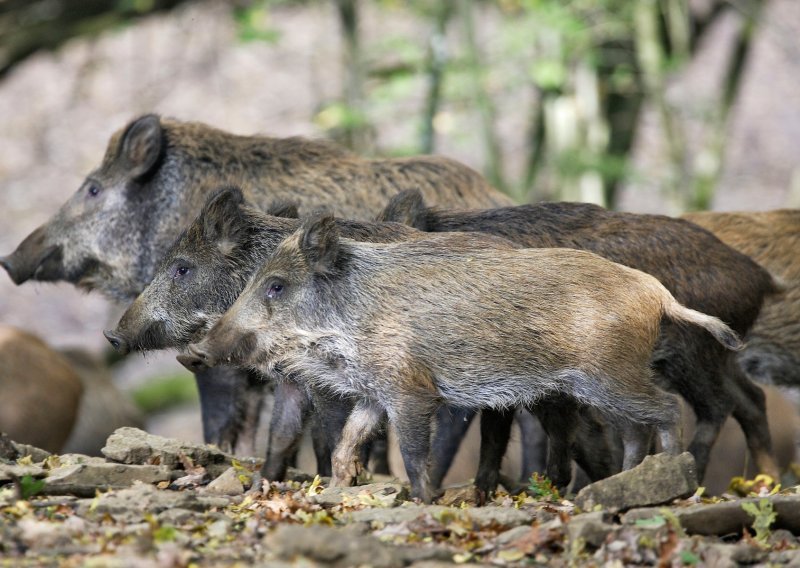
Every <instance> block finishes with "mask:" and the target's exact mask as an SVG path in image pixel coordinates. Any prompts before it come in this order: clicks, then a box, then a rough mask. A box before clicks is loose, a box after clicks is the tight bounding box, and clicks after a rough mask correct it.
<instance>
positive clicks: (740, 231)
mask: <svg viewBox="0 0 800 568" xmlns="http://www.w3.org/2000/svg"><path fill="white" fill-rule="evenodd" d="M683 217H684V218H685V219H688V220H689V221H692V222H693V223H697V224H698V225H700V226H701V227H704V228H706V229H708V230H709V231H711V232H712V233H714V234H715V235H716V236H717V237H719V238H720V240H722V241H723V242H725V243H726V244H727V245H729V246H731V247H733V248H735V249H737V250H738V251H740V252H742V253H744V254H746V255H748V256H750V257H751V258H753V260H755V261H756V262H758V263H759V264H761V265H762V266H764V267H765V268H766V269H767V270H769V271H770V272H771V273H772V274H774V275H775V276H777V277H778V279H779V280H780V282H781V284H782V286H783V287H784V291H783V293H782V294H778V295H775V296H772V297H768V298H767V299H766V300H765V301H764V306H763V308H762V309H761V312H760V313H759V315H758V319H756V322H755V324H754V325H753V327H752V329H751V330H750V334H749V335H748V339H747V348H746V349H745V350H744V351H742V352H741V353H740V354H739V355H738V360H739V363H740V364H741V366H742V368H743V369H744V371H745V372H746V373H747V374H748V375H750V376H751V377H752V378H754V379H756V380H758V381H761V382H772V383H775V384H778V385H784V386H792V387H800V255H798V251H800V210H794V209H779V210H775V211H764V212H751V213H744V212H743V213H714V212H703V213H687V214H686V215H684V216H683Z"/></svg>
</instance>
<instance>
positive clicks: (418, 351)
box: [189, 215, 741, 502]
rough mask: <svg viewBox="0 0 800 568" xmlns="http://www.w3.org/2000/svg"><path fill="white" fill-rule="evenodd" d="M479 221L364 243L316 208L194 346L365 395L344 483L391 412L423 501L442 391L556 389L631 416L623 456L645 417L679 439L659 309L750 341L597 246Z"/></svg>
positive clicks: (489, 398)
mask: <svg viewBox="0 0 800 568" xmlns="http://www.w3.org/2000/svg"><path fill="white" fill-rule="evenodd" d="M475 236H476V235H467V234H462V235H446V234H445V235H430V236H429V238H428V239H421V240H415V241H406V242H401V243H391V244H375V243H363V242H356V241H349V240H346V239H340V237H339V229H338V227H337V225H336V223H335V221H334V218H333V217H332V216H330V215H318V216H314V217H311V218H310V219H308V220H307V221H306V222H304V224H303V225H302V227H301V228H300V229H299V230H298V231H297V232H296V233H294V234H293V235H291V236H290V237H288V238H287V239H286V240H285V241H283V242H282V243H281V244H280V245H279V246H278V248H277V249H276V250H275V253H274V254H273V255H272V257H271V258H270V259H269V260H268V261H267V262H266V263H265V264H264V266H263V267H262V268H260V269H259V271H258V272H257V273H256V275H255V276H254V277H253V278H252V279H251V280H250V282H249V283H248V285H247V286H246V288H245V290H244V291H243V292H242V294H241V295H240V296H239V298H238V299H237V300H236V302H235V303H234V304H233V306H232V307H231V308H230V309H229V310H228V311H227V312H226V313H225V315H224V316H223V317H222V318H221V319H220V320H218V321H217V323H216V324H214V326H213V327H212V328H211V330H210V331H209V333H208V334H207V335H206V336H205V337H204V338H203V340H202V341H200V342H199V343H197V344H193V345H190V346H189V353H190V354H191V356H193V357H196V358H197V359H198V360H199V361H203V362H205V363H207V364H209V365H213V364H215V363H216V362H226V363H232V364H237V365H245V366H248V367H252V368H256V369H259V370H261V371H263V372H265V373H269V372H271V371H272V370H273V369H275V368H280V369H282V370H283V372H284V373H286V374H287V375H288V376H289V377H291V378H292V379H294V380H298V381H302V382H303V383H305V384H307V385H309V387H310V388H311V389H319V390H330V391H333V392H335V393H339V394H341V395H345V396H354V397H357V398H358V402H357V403H356V407H355V408H354V410H353V412H352V413H351V414H350V417H349V418H348V421H347V424H346V425H345V428H344V431H343V433H342V439H341V442H340V444H339V445H338V447H337V449H336V452H335V453H334V456H333V478H334V481H335V482H336V483H337V484H348V483H350V482H351V481H352V480H353V479H354V478H355V477H356V475H357V473H358V471H357V468H358V460H357V458H356V455H357V454H356V449H357V448H358V446H359V445H360V444H361V443H362V442H363V440H364V439H365V438H366V437H368V436H369V435H370V433H371V432H372V431H373V429H374V428H375V427H376V426H377V425H378V424H380V422H381V419H382V417H383V416H384V414H386V415H388V418H389V421H390V422H391V423H392V424H393V425H394V427H395V430H396V431H397V434H398V443H399V446H400V451H401V453H402V455H403V461H404V464H405V468H406V472H407V474H408V476H409V480H410V482H411V488H412V496H413V497H416V498H419V499H421V500H423V501H425V502H428V501H430V499H431V496H432V493H431V487H430V483H429V479H428V463H429V453H430V435H431V419H432V417H433V416H434V414H435V413H436V411H437V409H438V408H439V407H440V406H441V404H448V405H452V406H456V407H461V408H472V409H486V408H495V409H503V408H513V407H516V406H518V405H522V406H530V405H534V404H536V403H538V402H539V401H540V400H541V399H542V398H543V397H547V396H550V395H553V394H555V393H560V394H561V395H562V396H563V395H566V396H569V397H571V398H572V399H573V400H575V401H576V402H578V403H580V404H586V405H589V406H592V407H596V408H598V409H599V410H600V411H602V412H603V413H604V414H605V415H606V417H607V418H608V419H609V420H611V421H614V422H616V423H617V424H619V426H620V428H621V431H622V432H623V437H624V441H625V465H626V467H631V466H632V465H633V464H635V463H637V460H640V459H641V458H642V457H643V451H644V450H646V447H644V445H643V444H642V440H643V436H642V434H645V438H648V439H649V428H655V429H656V430H657V432H658V435H659V439H660V441H661V445H662V448H663V449H664V451H666V452H670V453H676V452H678V451H679V450H680V442H679V439H678V432H677V430H678V429H677V421H678V418H679V407H678V401H677V398H676V397H675V395H672V394H669V393H667V392H665V391H662V390H661V389H659V388H658V387H657V386H656V384H655V380H654V377H653V372H652V371H651V369H650V367H649V364H650V358H651V355H652V352H653V348H654V347H655V344H656V340H657V338H658V334H659V327H660V322H661V319H662V317H666V318H668V319H671V320H673V321H676V322H682V323H683V324H693V325H695V326H700V327H702V328H703V329H705V330H706V331H708V332H709V333H710V334H711V335H712V336H713V337H714V339H715V340H717V341H719V342H720V343H721V344H722V345H724V346H725V347H727V348H729V349H736V348H739V347H740V346H741V343H740V341H739V338H738V336H737V335H736V333H735V332H734V331H733V330H731V329H730V328H729V327H728V326H727V325H725V324H724V323H723V322H722V321H720V320H719V319H718V318H715V317H713V316H708V315H705V314H702V313H700V312H697V311H695V310H691V309H688V308H686V307H684V306H682V305H681V304H679V303H678V302H677V301H676V300H675V299H674V298H673V296H672V295H671V294H670V293H669V291H668V290H667V289H666V288H665V287H664V286H663V285H662V284H661V283H660V282H659V281H658V280H656V279H655V278H654V277H652V276H649V275H647V274H645V273H643V272H640V271H638V270H634V269H631V268H628V267H624V266H621V265H618V264H615V263H612V262H610V261H608V260H606V259H603V258H601V257H599V256H597V255H595V254H592V253H589V252H585V251H576V250H570V249H522V250H514V249H507V248H506V249H497V248H490V247H485V246H483V247H476V246H475V244H476V241H475V240H474V237H475Z"/></svg>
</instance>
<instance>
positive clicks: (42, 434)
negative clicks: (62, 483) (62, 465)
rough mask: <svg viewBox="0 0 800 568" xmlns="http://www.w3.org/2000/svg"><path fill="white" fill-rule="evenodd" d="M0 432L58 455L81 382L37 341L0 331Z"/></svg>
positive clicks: (75, 413) (75, 408) (11, 331)
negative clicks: (0, 393)
mask: <svg viewBox="0 0 800 568" xmlns="http://www.w3.org/2000/svg"><path fill="white" fill-rule="evenodd" d="M0 392H2V396H0V432H5V433H7V434H8V435H9V436H10V437H11V438H12V439H13V440H15V441H17V442H21V443H24V444H31V445H33V446H36V447H39V448H42V449H44V450H47V451H49V452H59V451H61V449H62V448H63V447H64V443H65V442H66V441H67V438H69V435H70V432H71V431H72V429H73V426H74V424H75V421H76V419H77V418H78V408H79V405H80V402H81V396H82V395H83V394H84V388H83V383H82V382H81V378H80V376H79V375H78V374H77V373H76V372H75V369H73V367H72V365H70V362H69V361H68V360H67V359H66V358H65V357H64V356H63V355H61V354H60V353H58V352H57V351H55V350H54V349H52V348H50V347H49V346H48V345H46V344H45V343H44V342H43V341H42V340H41V339H39V338H38V337H36V336H34V335H31V334H29V333H27V332H24V331H22V330H20V329H16V328H13V327H10V326H0Z"/></svg>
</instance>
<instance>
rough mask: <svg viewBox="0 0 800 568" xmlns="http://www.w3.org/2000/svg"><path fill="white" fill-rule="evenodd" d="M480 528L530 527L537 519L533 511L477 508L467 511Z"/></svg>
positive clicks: (507, 508)
mask: <svg viewBox="0 0 800 568" xmlns="http://www.w3.org/2000/svg"><path fill="white" fill-rule="evenodd" d="M465 512H466V513H467V514H468V515H469V517H470V518H471V519H472V520H473V521H475V522H476V523H478V524H479V525H480V526H486V525H491V524H498V525H501V526H506V527H514V526H518V525H528V524H530V523H532V522H533V521H534V520H535V519H536V511H534V510H533V509H514V508H512V507H477V508H473V509H469V510H468V511H465Z"/></svg>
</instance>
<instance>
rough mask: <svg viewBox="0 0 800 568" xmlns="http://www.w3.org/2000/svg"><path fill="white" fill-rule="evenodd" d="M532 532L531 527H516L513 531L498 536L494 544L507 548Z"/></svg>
mask: <svg viewBox="0 0 800 568" xmlns="http://www.w3.org/2000/svg"><path fill="white" fill-rule="evenodd" d="M530 532H531V528H530V527H529V526H519V527H514V528H513V529H509V530H507V531H505V532H501V533H500V534H499V535H497V538H495V539H494V543H495V544H496V545H498V546H506V545H508V544H511V543H512V542H514V541H517V540H519V539H521V538H522V537H524V536H527V535H528V533H530Z"/></svg>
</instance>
